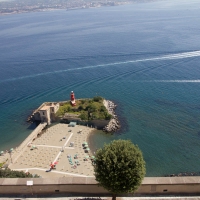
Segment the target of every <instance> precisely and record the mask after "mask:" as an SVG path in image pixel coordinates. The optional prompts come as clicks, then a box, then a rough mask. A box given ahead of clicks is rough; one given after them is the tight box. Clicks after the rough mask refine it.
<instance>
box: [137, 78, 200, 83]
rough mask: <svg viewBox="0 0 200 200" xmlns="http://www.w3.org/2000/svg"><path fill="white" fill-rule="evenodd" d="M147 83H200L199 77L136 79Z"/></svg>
mask: <svg viewBox="0 0 200 200" xmlns="http://www.w3.org/2000/svg"><path fill="white" fill-rule="evenodd" d="M138 82H147V83H152V82H155V83H200V79H197V80H149V81H138Z"/></svg>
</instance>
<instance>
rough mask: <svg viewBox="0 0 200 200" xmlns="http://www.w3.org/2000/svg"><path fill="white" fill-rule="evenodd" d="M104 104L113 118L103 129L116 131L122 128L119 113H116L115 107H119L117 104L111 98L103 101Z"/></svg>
mask: <svg viewBox="0 0 200 200" xmlns="http://www.w3.org/2000/svg"><path fill="white" fill-rule="evenodd" d="M103 104H104V106H105V107H106V109H107V110H108V113H109V114H111V115H112V118H111V120H110V121H109V123H108V125H106V126H105V127H104V128H103V131H105V132H109V133H110V132H115V131H117V130H118V129H119V128H120V122H119V120H118V118H117V115H116V114H115V109H116V107H117V105H116V104H115V103H114V102H112V101H109V100H104V101H103Z"/></svg>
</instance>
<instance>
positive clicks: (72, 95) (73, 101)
mask: <svg viewBox="0 0 200 200" xmlns="http://www.w3.org/2000/svg"><path fill="white" fill-rule="evenodd" d="M70 98H71V104H72V106H75V105H76V100H75V95H74V92H73V91H71V97H70Z"/></svg>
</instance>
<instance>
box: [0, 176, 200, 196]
mask: <svg viewBox="0 0 200 200" xmlns="http://www.w3.org/2000/svg"><path fill="white" fill-rule="evenodd" d="M30 180H32V181H33V185H32V186H28V185H27V181H30ZM45 193H48V194H52V193H76V194H77V193H86V194H99V195H105V194H107V195H109V193H108V192H107V191H106V190H105V189H104V188H102V187H99V186H98V185H97V182H96V181H95V178H83V177H81V178H79V177H63V178H34V179H33V178H28V179H27V178H0V194H4V195H5V194H30V195H32V194H45ZM151 194H152V195H153V194H163V195H166V194H179V195H181V194H200V177H157V178H151V177H149V178H148V177H147V178H144V180H143V182H142V185H141V186H140V188H139V189H138V191H137V192H136V195H151ZM130 196H131V194H130Z"/></svg>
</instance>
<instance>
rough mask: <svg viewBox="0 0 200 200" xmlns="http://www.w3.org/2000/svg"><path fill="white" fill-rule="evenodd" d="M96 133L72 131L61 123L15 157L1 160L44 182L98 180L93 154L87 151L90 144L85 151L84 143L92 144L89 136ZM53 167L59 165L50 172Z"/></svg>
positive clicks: (84, 128)
mask: <svg viewBox="0 0 200 200" xmlns="http://www.w3.org/2000/svg"><path fill="white" fill-rule="evenodd" d="M94 130H96V129H94V128H90V127H87V126H81V125H76V126H75V127H69V126H68V124H61V123H59V124H56V125H53V126H50V127H49V128H47V129H45V130H43V131H42V132H41V134H40V135H38V137H37V138H36V139H35V140H34V141H33V142H31V143H30V142H28V143H27V145H26V146H25V148H23V149H20V147H19V148H18V149H16V150H14V151H13V152H12V153H11V154H8V153H6V154H5V155H4V156H0V159H1V160H6V159H9V162H10V164H9V168H10V169H12V170H22V171H25V172H30V173H31V174H38V175H40V176H41V177H43V178H47V177H64V176H79V177H91V176H94V171H93V165H92V157H91V156H92V153H91V152H90V150H89V151H86V150H85V149H86V147H87V148H89V144H86V145H88V146H86V147H85V146H84V145H83V143H88V136H89V134H90V133H91V132H92V131H94ZM19 149H20V150H19ZM93 153H94V152H93ZM1 160H0V161H1ZM51 163H57V164H56V165H55V169H52V170H51V171H49V169H50V164H51Z"/></svg>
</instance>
